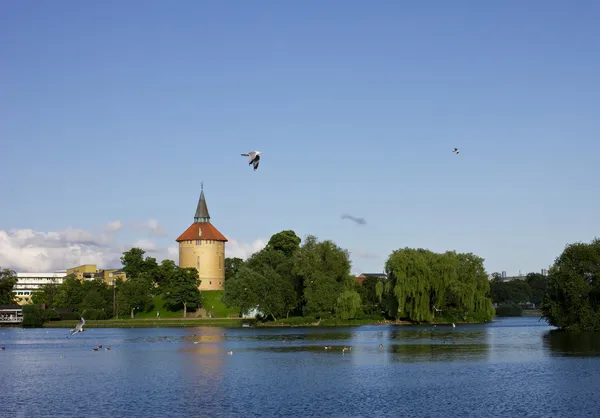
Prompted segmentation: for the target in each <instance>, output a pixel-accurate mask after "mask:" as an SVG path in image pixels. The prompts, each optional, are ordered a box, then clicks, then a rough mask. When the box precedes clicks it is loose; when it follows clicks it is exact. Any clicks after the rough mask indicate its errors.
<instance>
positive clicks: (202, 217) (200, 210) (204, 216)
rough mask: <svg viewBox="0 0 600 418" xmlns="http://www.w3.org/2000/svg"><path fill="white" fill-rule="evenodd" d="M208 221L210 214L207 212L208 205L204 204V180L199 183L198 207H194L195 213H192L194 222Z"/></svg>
mask: <svg viewBox="0 0 600 418" xmlns="http://www.w3.org/2000/svg"><path fill="white" fill-rule="evenodd" d="M201 222H210V215H209V214H208V206H206V198H205V197H204V182H201V183H200V199H199V200H198V207H197V208H196V215H194V223H201Z"/></svg>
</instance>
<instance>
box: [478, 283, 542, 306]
mask: <svg viewBox="0 0 600 418" xmlns="http://www.w3.org/2000/svg"><path fill="white" fill-rule="evenodd" d="M531 294H532V292H531V287H530V286H529V283H528V282H527V281H525V280H523V279H513V280H509V281H506V282H505V281H504V280H503V279H502V278H499V277H495V278H493V279H492V280H491V281H490V296H491V298H492V301H493V302H494V303H498V304H522V303H526V302H531ZM534 303H535V302H534ZM538 303H539V302H538Z"/></svg>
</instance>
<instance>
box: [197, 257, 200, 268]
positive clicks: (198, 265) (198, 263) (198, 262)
mask: <svg viewBox="0 0 600 418" xmlns="http://www.w3.org/2000/svg"><path fill="white" fill-rule="evenodd" d="M196 268H197V269H198V270H200V256H197V257H196Z"/></svg>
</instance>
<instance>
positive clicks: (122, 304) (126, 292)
mask: <svg viewBox="0 0 600 418" xmlns="http://www.w3.org/2000/svg"><path fill="white" fill-rule="evenodd" d="M151 292H152V280H151V279H150V278H149V277H148V276H144V275H141V276H137V277H133V278H131V279H127V280H125V281H122V280H120V281H119V282H118V284H117V301H118V304H119V310H120V311H121V312H123V313H125V312H126V313H130V314H131V319H133V318H134V312H135V310H136V309H140V310H144V311H145V310H147V309H148V308H149V307H150V305H151V304H152V293H151Z"/></svg>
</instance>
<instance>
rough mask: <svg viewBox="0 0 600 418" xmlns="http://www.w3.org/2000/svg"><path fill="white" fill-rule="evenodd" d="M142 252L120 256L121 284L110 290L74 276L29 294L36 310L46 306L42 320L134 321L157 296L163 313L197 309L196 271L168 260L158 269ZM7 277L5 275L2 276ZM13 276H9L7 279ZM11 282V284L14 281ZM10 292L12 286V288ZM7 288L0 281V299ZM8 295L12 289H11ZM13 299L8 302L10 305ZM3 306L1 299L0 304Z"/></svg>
mask: <svg viewBox="0 0 600 418" xmlns="http://www.w3.org/2000/svg"><path fill="white" fill-rule="evenodd" d="M144 254H145V252H144V250H142V249H140V248H132V249H131V250H129V251H126V252H124V253H123V256H122V257H121V263H122V265H123V267H122V271H124V272H125V273H126V280H123V279H122V278H117V279H116V280H115V283H114V285H112V284H110V283H106V282H105V281H104V280H103V279H102V278H95V279H92V280H79V279H77V277H76V276H75V275H68V276H66V277H65V278H64V279H63V281H62V283H61V284H56V283H50V284H46V285H43V286H41V287H40V289H38V290H36V291H34V292H33V294H32V296H31V299H32V303H33V304H35V305H41V304H44V305H45V306H46V309H47V312H46V314H45V315H46V319H50V320H51V319H59V318H60V317H63V319H67V318H68V319H74V318H71V317H77V318H78V317H79V316H80V315H85V317H86V318H87V319H91V320H95V319H108V318H111V317H114V316H116V315H128V316H130V317H131V318H134V314H135V312H136V311H137V312H143V311H148V310H150V309H151V308H152V307H153V298H154V297H155V296H157V295H162V297H163V301H164V305H163V306H164V307H166V308H167V309H169V310H173V311H177V310H180V309H183V316H184V317H185V316H186V313H187V309H188V308H192V309H197V308H199V307H200V306H201V304H202V295H201V293H200V290H199V289H198V287H199V285H200V280H199V279H198V271H197V270H196V269H195V268H181V267H178V266H177V265H176V264H175V262H174V261H172V260H164V261H162V263H160V264H158V263H157V262H156V259H155V258H153V257H144ZM6 274H7V275H10V273H6ZM12 276H14V272H13V274H12ZM14 282H16V280H14ZM13 286H14V284H13ZM5 287H6V288H8V285H7V284H4V285H3V284H2V281H0V297H2V298H5V296H4V295H5V292H4V289H5ZM10 289H11V291H10V293H12V286H10ZM12 298H13V297H12V296H10V299H7V300H8V301H10V302H12ZM0 300H2V299H0ZM56 308H68V309H74V310H75V313H74V315H69V314H68V313H61V314H60V315H58V314H57V313H56V312H55V309H56ZM53 311H54V312H53Z"/></svg>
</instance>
